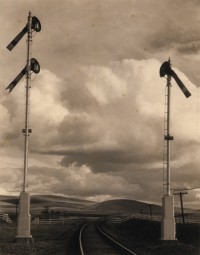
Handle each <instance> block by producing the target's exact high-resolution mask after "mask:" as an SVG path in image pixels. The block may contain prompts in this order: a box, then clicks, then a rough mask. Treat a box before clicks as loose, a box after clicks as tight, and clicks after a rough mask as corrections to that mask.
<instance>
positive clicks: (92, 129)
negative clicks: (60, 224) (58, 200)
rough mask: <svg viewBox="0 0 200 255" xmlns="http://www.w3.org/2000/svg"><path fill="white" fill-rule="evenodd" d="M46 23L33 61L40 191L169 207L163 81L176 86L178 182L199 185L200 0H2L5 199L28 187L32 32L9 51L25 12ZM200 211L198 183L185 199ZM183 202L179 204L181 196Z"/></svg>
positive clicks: (32, 173)
mask: <svg viewBox="0 0 200 255" xmlns="http://www.w3.org/2000/svg"><path fill="white" fill-rule="evenodd" d="M29 11H31V12H32V15H33V16H36V17H38V18H39V20H40V21H41V24H42V30H41V32H39V33H36V34H34V38H33V47H32V57H34V58H36V59H37V60H38V61H39V63H40V65H41V72H40V73H39V74H38V75H37V76H36V77H35V75H34V74H33V75H32V80H33V81H32V83H31V85H32V88H31V99H30V103H31V112H30V127H31V128H32V130H33V133H32V134H31V136H30V144H29V151H30V153H29V169H28V183H29V188H28V189H29V191H30V193H31V194H36V193H37V194H38V193H39V194H50V193H51V194H52V193H53V194H63V195H66V196H72V197H80V198H84V199H91V200H95V201H102V200H104V199H112V198H130V199H135V200H145V201H148V202H156V203H160V202H161V197H162V165H163V164H162V154H163V133H164V95H165V86H166V79H164V78H160V77H159V68H160V66H161V64H162V63H163V62H164V61H166V60H168V58H169V57H170V58H171V61H172V65H173V69H174V70H175V71H176V73H177V74H178V75H179V77H180V78H181V80H182V81H183V83H184V84H185V85H186V86H187V88H188V89H189V90H190V92H191V93H192V96H191V97H190V98H188V99H186V98H185V97H184V95H183V94H182V92H181V91H180V89H179V88H178V86H177V85H176V83H175V82H174V81H172V116H171V120H172V123H171V129H172V130H171V133H172V135H173V136H174V138H175V140H174V141H173V142H172V148H171V158H172V161H171V171H172V188H193V187H200V119H199V117H200V92H199V85H200V72H199V67H200V58H199V50H200V28H199V27H200V3H199V1H198V0H190V1H186V0H162V1H157V0H143V1H140V0H56V1H55V0H34V1H32V0H18V1H16V0H0V23H1V28H0V53H1V57H0V65H1V75H0V84H1V93H0V119H1V120H0V145H1V146H0V162H1V163H0V180H1V185H0V194H2V195H3V194H15V195H16V194H17V195H18V194H19V192H20V190H21V183H22V173H23V146H24V140H23V139H24V137H23V135H22V133H21V129H22V128H24V111H25V109H24V104H25V97H24V95H25V89H24V85H25V80H24V79H23V80H22V81H21V82H20V83H19V84H18V85H17V86H16V88H15V89H14V90H13V91H12V93H11V94H9V93H8V91H5V88H6V87H7V86H8V84H9V83H10V82H11V81H12V80H13V78H14V77H15V76H16V75H17V74H18V73H19V72H20V71H21V70H22V68H23V67H24V66H25V63H26V38H25V37H24V38H23V39H22V40H21V41H20V43H19V44H18V45H17V46H16V47H15V48H14V49H13V51H12V52H9V51H8V50H7V49H6V46H7V45H8V43H9V42H10V41H11V40H12V39H13V38H14V37H15V36H16V35H17V34H18V33H19V32H20V31H21V30H22V29H23V28H24V26H25V25H26V23H27V16H28V12H29ZM184 199H185V202H186V205H187V206H194V207H196V208H199V207H200V190H194V191H191V192H189V194H188V195H187V196H184ZM177 202H178V199H177Z"/></svg>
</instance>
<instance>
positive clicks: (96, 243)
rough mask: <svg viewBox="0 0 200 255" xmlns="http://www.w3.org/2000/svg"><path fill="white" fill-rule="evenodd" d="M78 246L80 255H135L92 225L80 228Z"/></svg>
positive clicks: (98, 227) (97, 226)
mask: <svg viewBox="0 0 200 255" xmlns="http://www.w3.org/2000/svg"><path fill="white" fill-rule="evenodd" d="M79 246H80V254H81V255H107V254H109V255H137V254H136V253H134V252H133V251H131V250H129V249H128V248H127V247H125V246H124V245H122V244H120V243H119V242H118V241H117V240H114V239H113V238H112V237H111V236H109V235H108V234H106V233H105V232H104V231H103V230H102V229H101V228H100V226H99V225H98V224H97V225H96V224H94V223H91V224H85V225H84V226H83V227H82V228H81V230H80V233H79Z"/></svg>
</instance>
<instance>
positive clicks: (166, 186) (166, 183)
mask: <svg viewBox="0 0 200 255" xmlns="http://www.w3.org/2000/svg"><path fill="white" fill-rule="evenodd" d="M170 115H171V76H170V75H167V85H166V92H165V120H164V122H165V123H164V155H163V156H164V157H163V193H164V195H170V190H171V188H170V141H171V140H173V136H171V135H170Z"/></svg>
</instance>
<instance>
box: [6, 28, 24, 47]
mask: <svg viewBox="0 0 200 255" xmlns="http://www.w3.org/2000/svg"><path fill="white" fill-rule="evenodd" d="M26 32H28V26H27V25H26V26H25V27H24V28H23V30H22V31H21V32H20V33H19V34H18V35H17V36H16V37H15V38H14V39H13V40H12V42H11V43H9V44H8V46H7V47H6V48H7V49H8V50H9V51H11V50H12V49H13V48H14V47H15V45H17V43H18V42H19V41H20V40H21V39H22V37H23V36H24V35H25V34H26Z"/></svg>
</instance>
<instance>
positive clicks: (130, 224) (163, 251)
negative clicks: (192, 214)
mask: <svg viewBox="0 0 200 255" xmlns="http://www.w3.org/2000/svg"><path fill="white" fill-rule="evenodd" d="M103 226H104V228H105V230H106V231H107V232H108V233H110V234H111V235H112V236H113V237H115V238H116V239H118V240H120V241H121V243H124V244H125V245H127V246H128V247H129V248H130V249H131V250H133V251H134V252H136V253H138V254H141V255H152V254H153V255H199V254H200V253H199V242H200V225H198V224H185V225H183V224H177V242H173V243H169V242H162V241H161V240H160V235H161V233H160V232H161V226H160V222H152V221H147V220H130V221H127V222H124V223H121V224H112V225H107V224H105V225H103ZM119 237H120V239H119Z"/></svg>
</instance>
